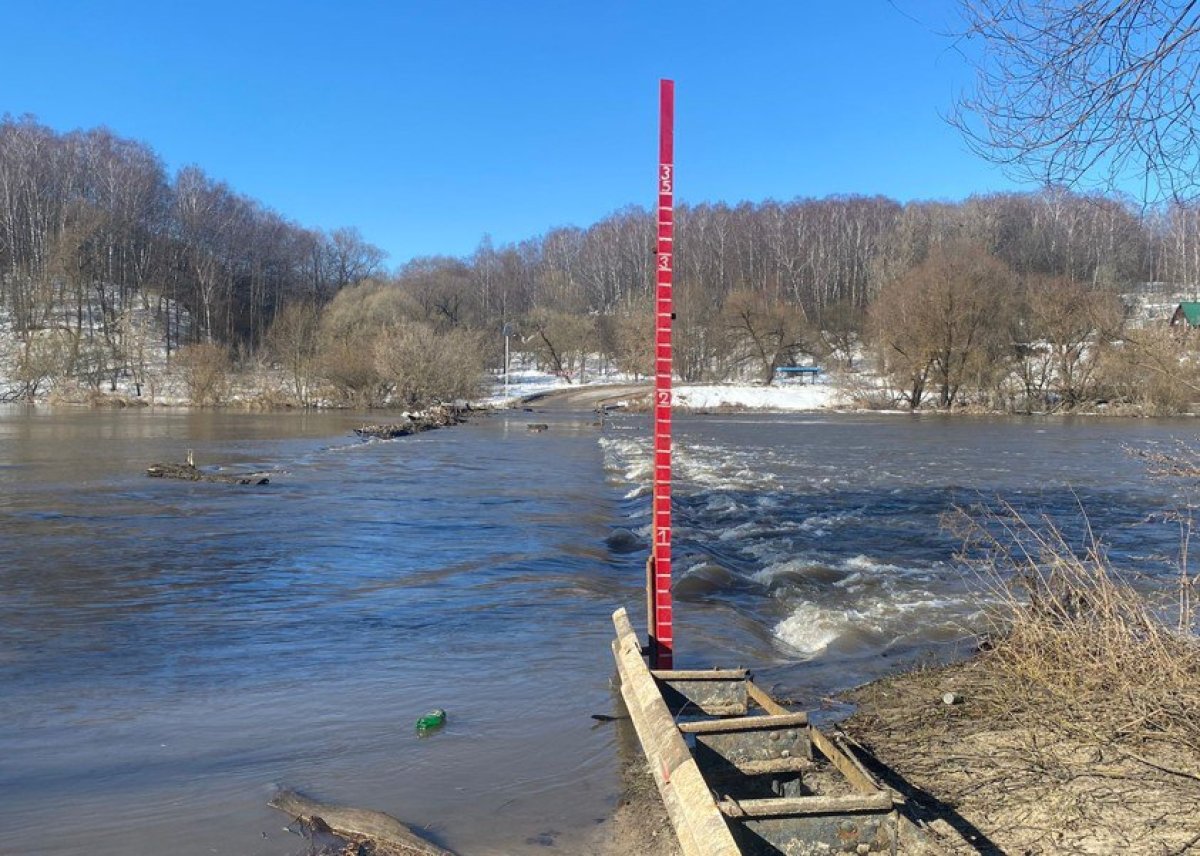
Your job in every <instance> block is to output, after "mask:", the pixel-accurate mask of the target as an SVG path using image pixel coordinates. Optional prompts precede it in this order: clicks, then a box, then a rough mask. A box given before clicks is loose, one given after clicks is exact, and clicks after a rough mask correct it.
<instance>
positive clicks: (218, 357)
mask: <svg viewBox="0 0 1200 856" xmlns="http://www.w3.org/2000/svg"><path fill="white" fill-rule="evenodd" d="M175 365H176V366H178V367H179V369H180V370H181V371H182V372H183V381H184V383H185V384H186V385H187V391H188V397H189V398H190V399H191V401H192V404H194V405H197V406H199V407H207V406H213V405H218V404H221V403H222V402H223V401H224V400H225V398H226V396H228V395H229V384H230V378H229V375H230V372H231V371H232V370H233V363H232V362H231V361H230V359H229V353H228V352H227V351H226V350H225V349H224V348H222V347H221V346H220V345H217V344H214V343H212V342H204V343H201V344H198V345H188V346H187V347H186V348H181V349H180V350H179V351H178V353H176V355H175Z"/></svg>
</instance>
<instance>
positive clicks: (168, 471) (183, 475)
mask: <svg viewBox="0 0 1200 856" xmlns="http://www.w3.org/2000/svg"><path fill="white" fill-rule="evenodd" d="M146 475H148V476H150V478H152V479H183V480H184V481H199V482H216V483H218V484H270V483H271V479H270V478H268V477H267V476H266V475H264V474H263V473H236V474H235V473H206V472H204V471H203V470H198V469H196V467H195V466H194V465H193V464H192V463H191V462H188V463H186V464H170V463H159V464H151V465H150V466H148V467H146Z"/></svg>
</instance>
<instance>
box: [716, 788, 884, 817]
mask: <svg viewBox="0 0 1200 856" xmlns="http://www.w3.org/2000/svg"><path fill="white" fill-rule="evenodd" d="M720 809H721V813H722V814H724V815H725V816H726V817H734V818H742V817H804V816H807V815H813V814H859V813H864V812H890V811H891V810H892V798H891V796H889V795H888V794H885V793H876V794H872V795H869V796H867V795H854V796H844V797H821V796H813V797H773V798H770V799H754V800H732V799H724V800H721V803H720Z"/></svg>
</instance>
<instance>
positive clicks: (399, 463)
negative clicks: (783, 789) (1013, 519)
mask: <svg viewBox="0 0 1200 856" xmlns="http://www.w3.org/2000/svg"><path fill="white" fill-rule="evenodd" d="M376 418H377V415H376ZM363 419H364V416H363V415H353V414H269V415H268V414H234V413H185V412H87V411H71V410H67V411H63V410H35V411H30V410H25V409H21V408H8V409H4V410H0V687H2V688H3V689H2V692H0V852H6V853H7V852H12V853H31V852H38V853H50V854H85V853H86V854H101V856H104V854H117V853H129V852H151V851H157V852H171V853H182V854H191V853H195V854H206V853H230V854H264V856H265V855H266V854H285V853H295V852H297V851H298V850H300V849H302V842H300V841H299V840H298V839H297V838H295V837H294V836H292V835H290V834H289V833H286V832H284V831H283V830H282V826H283V825H284V819H283V818H282V817H281V816H279V815H277V814H276V813H274V812H273V811H272V810H270V809H268V808H267V806H266V801H267V798H268V797H269V795H270V793H271V790H272V788H273V786H274V785H275V784H276V783H282V784H286V785H288V786H290V787H294V788H297V789H300V790H307V791H310V792H312V793H313V794H314V795H315V796H317V797H318V798H320V799H322V800H324V801H328V802H339V803H345V804H350V805H358V806H363V807H370V808H374V809H379V810H383V811H387V812H390V813H392V814H394V815H396V816H398V817H399V818H401V819H403V820H405V821H407V822H409V823H412V824H414V825H417V826H420V827H423V828H426V829H427V830H428V832H429V833H430V834H431V835H432V836H433V837H434V838H435V839H436V840H438V841H439V843H442V844H444V845H446V846H449V847H452V848H454V849H456V850H459V851H460V852H462V853H464V854H484V853H487V854H491V853H515V854H520V853H544V852H547V849H548V848H555V849H557V851H558V852H586V844H585V843H584V842H586V841H587V840H588V836H589V835H590V833H591V831H592V829H593V828H594V826H595V824H596V822H597V821H598V820H599V819H601V818H603V817H605V816H607V815H608V813H609V812H610V811H611V809H612V807H613V804H614V801H615V799H616V796H617V789H618V786H619V785H618V782H617V754H618V751H619V750H620V746H619V745H618V734H617V730H616V729H615V728H614V727H613V725H612V724H611V723H610V724H601V725H597V724H596V723H594V721H593V720H592V719H591V718H590V715H591V714H593V713H612V712H614V696H613V690H612V687H611V684H610V678H611V675H612V671H613V669H612V664H611V658H610V655H609V650H608V643H609V639H610V637H611V625H610V624H609V620H608V616H609V614H610V612H611V611H612V609H613V608H615V607H616V606H618V605H627V606H629V607H630V608H631V611H633V612H635V613H637V612H640V608H641V602H642V596H641V585H642V573H643V570H642V562H643V561H644V547H645V533H646V526H647V524H648V522H649V521H648V511H649V504H648V497H647V495H646V478H647V476H648V467H649V441H648V437H647V432H648V420H647V418H646V417H644V416H624V417H623V416H617V417H615V418H612V419H609V420H607V422H606V425H605V426H604V427H603V428H600V427H597V426H595V425H594V424H593V418H592V416H591V415H590V414H588V413H571V412H565V411H547V412H542V413H534V414H526V413H513V414H510V415H508V416H495V417H491V418H487V419H483V420H480V421H478V422H475V423H473V424H470V425H466V426H462V427H459V428H454V429H449V430H443V431H436V432H431V433H428V434H422V435H418V436H414V437H408V438H403V439H400V440H395V441H389V442H371V443H361V442H359V441H358V440H356V439H354V438H353V437H352V436H351V434H350V431H351V429H352V428H353V427H354V426H355V425H358V424H361V423H362V421H363ZM530 421H536V422H544V423H547V424H548V425H549V430H547V431H545V432H539V433H531V432H529V431H528V430H526V424H527V423H528V422H530ZM677 425H678V457H679V463H678V466H677V472H678V476H679V485H678V490H677V493H676V496H677V512H676V519H677V524H678V526H679V532H678V533H677V540H676V554H677V562H676V564H677V569H678V579H677V603H678V612H677V625H678V631H677V635H678V636H679V639H680V651H679V661H680V663H681V664H682V665H687V666H708V665H727V666H733V665H747V666H751V667H754V668H756V669H757V670H758V672H759V676H760V679H762V680H763V682H764V683H766V684H768V685H773V686H775V687H776V688H777V690H778V691H779V692H780V693H781V694H784V695H790V696H793V697H795V698H796V699H797V700H798V701H800V703H802V704H804V705H805V706H820V704H821V698H822V697H823V696H826V695H828V694H829V693H830V692H832V691H834V690H836V689H839V688H842V687H845V686H849V685H852V684H854V683H858V682H860V681H862V680H867V679H869V678H871V677H874V676H876V675H878V674H882V673H884V672H886V671H888V670H891V669H894V668H897V667H899V666H901V665H905V664H909V663H912V662H916V661H919V660H921V659H922V658H946V657H952V656H956V655H958V654H959V653H960V652H961V651H962V650H963V647H964V642H963V640H964V639H965V638H966V637H967V635H968V633H969V632H970V631H971V630H972V629H973V628H974V625H975V623H976V622H977V613H978V606H979V599H978V596H976V595H973V594H972V593H971V591H970V589H971V586H970V583H969V580H968V579H966V577H964V574H963V572H962V568H961V567H960V566H959V565H957V563H956V562H955V561H954V559H953V553H954V549H955V547H956V544H955V542H954V540H953V539H952V538H951V537H950V536H948V535H947V534H945V533H944V532H942V531H940V530H939V528H938V524H937V521H938V516H939V515H940V514H941V513H942V512H943V511H945V510H946V509H947V508H948V507H950V506H951V505H953V504H955V503H962V502H964V501H971V500H974V499H978V498H980V497H985V498H986V497H995V496H997V495H1003V496H1005V497H1006V498H1009V499H1012V500H1013V501H1015V502H1016V503H1018V504H1019V505H1020V506H1022V507H1023V508H1026V509H1028V510H1029V511H1031V512H1032V513H1038V514H1041V513H1045V514H1049V515H1051V516H1054V517H1055V518H1056V519H1062V520H1064V521H1068V523H1069V521H1070V519H1071V518H1072V517H1073V515H1075V514H1076V512H1077V510H1078V508H1079V507H1080V506H1084V507H1086V508H1087V509H1088V511H1089V514H1090V515H1091V519H1092V524H1093V526H1094V527H1095V528H1096V529H1097V530H1098V531H1100V532H1101V533H1103V534H1104V535H1105V537H1106V538H1108V539H1109V543H1110V549H1111V551H1112V553H1113V554H1114V556H1115V557H1116V558H1118V559H1119V560H1121V561H1122V562H1124V563H1125V564H1126V565H1128V566H1129V567H1131V568H1134V569H1135V570H1136V571H1137V573H1138V574H1139V575H1140V578H1141V579H1142V580H1153V579H1154V578H1156V577H1161V576H1163V575H1165V574H1167V573H1169V560H1170V558H1171V557H1172V554H1173V552H1174V550H1175V549H1176V548H1177V547H1178V537H1177V536H1178V530H1177V527H1176V526H1175V524H1173V523H1172V522H1171V521H1170V520H1169V514H1170V512H1171V510H1172V509H1173V508H1175V507H1177V506H1178V505H1179V504H1180V503H1181V502H1182V501H1184V500H1185V499H1186V495H1185V494H1186V492H1185V491H1184V490H1183V489H1182V488H1181V487H1180V486H1167V485H1163V484H1161V483H1158V482H1154V481H1152V480H1150V479H1148V478H1146V477H1145V475H1144V473H1143V472H1142V470H1141V466H1140V464H1139V463H1138V462H1137V461H1136V460H1133V459H1131V458H1130V457H1129V456H1128V455H1126V454H1125V453H1124V452H1123V447H1125V446H1127V445H1135V446H1145V445H1157V446H1158V447H1163V446H1165V445H1167V444H1169V443H1171V442H1173V440H1174V439H1175V438H1183V439H1186V438H1188V437H1194V436H1195V431H1196V423H1194V422H1191V421H1158V422H1147V421H1143V422H1135V421H1125V420H1121V421H1117V420H1106V421H1101V420H1074V421H1071V420H1049V419H1047V420H1022V419H986V418H979V419H973V418H972V419H952V420H950V419H939V418H920V419H913V418H910V417H904V416H895V415H892V416H853V415H845V416H839V415H832V416H821V417H813V416H762V415H754V416H752V415H743V416H720V417H698V416H697V417H680V418H679V420H678V423H677ZM188 448H191V449H194V450H195V454H196V458H197V463H198V464H200V465H201V466H204V465H206V464H214V463H221V464H224V465H227V466H229V467H231V468H233V469H237V470H258V469H262V470H273V471H277V475H276V476H275V477H274V478H273V480H272V483H271V484H270V485H268V486H265V487H261V488H254V487H240V486H230V485H215V484H193V483H183V482H166V481H159V480H151V479H147V478H145V477H144V475H143V472H144V467H145V466H146V465H147V464H148V463H150V462H152V461H156V460H162V459H167V460H172V459H176V460H177V459H182V457H183V456H184V454H185V452H186V450H187V449H188ZM432 707H443V708H445V709H446V710H447V711H448V713H449V719H448V724H447V726H446V727H445V728H444V729H443V730H442V731H441V732H438V733H436V734H433V735H431V736H427V737H423V738H422V737H419V736H418V735H417V733H416V731H415V729H414V727H413V724H414V722H415V720H416V718H417V717H418V716H420V715H421V714H422V713H424V712H425V711H426V710H428V709H430V708H432ZM551 852H553V851H551Z"/></svg>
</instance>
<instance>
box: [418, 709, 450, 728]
mask: <svg viewBox="0 0 1200 856" xmlns="http://www.w3.org/2000/svg"><path fill="white" fill-rule="evenodd" d="M445 724H446V711H444V710H442V709H441V708H440V707H439V708H437V709H435V710H431V711H429V713H427V714H425V715H424V716H422V717H421V718H420V719H418V720H417V731H418V732H419V733H421V734H424V733H425V732H426V731H433V729H435V728H441V727H442V726H443V725H445Z"/></svg>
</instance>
